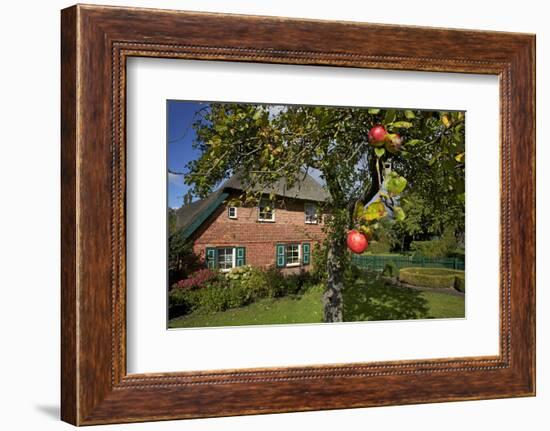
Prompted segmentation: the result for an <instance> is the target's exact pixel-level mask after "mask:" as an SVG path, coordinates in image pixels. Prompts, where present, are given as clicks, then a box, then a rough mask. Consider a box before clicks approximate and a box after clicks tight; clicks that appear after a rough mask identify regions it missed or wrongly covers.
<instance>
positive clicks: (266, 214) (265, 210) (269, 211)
mask: <svg viewBox="0 0 550 431" xmlns="http://www.w3.org/2000/svg"><path fill="white" fill-rule="evenodd" d="M258 221H275V209H274V204H273V202H270V201H267V200H263V199H262V200H261V201H260V204H259V205H258Z"/></svg>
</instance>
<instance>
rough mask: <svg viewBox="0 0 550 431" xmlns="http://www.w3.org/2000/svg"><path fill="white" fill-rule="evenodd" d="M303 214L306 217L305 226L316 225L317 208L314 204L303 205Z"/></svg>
mask: <svg viewBox="0 0 550 431" xmlns="http://www.w3.org/2000/svg"><path fill="white" fill-rule="evenodd" d="M304 213H305V215H306V223H307V224H317V222H318V218H317V206H316V205H314V204H305V205H304Z"/></svg>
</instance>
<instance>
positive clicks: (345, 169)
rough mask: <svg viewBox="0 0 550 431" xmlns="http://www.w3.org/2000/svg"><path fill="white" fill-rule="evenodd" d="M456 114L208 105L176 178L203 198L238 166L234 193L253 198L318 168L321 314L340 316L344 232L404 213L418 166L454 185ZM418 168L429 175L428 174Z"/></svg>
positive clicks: (459, 160)
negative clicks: (322, 196)
mask: <svg viewBox="0 0 550 431" xmlns="http://www.w3.org/2000/svg"><path fill="white" fill-rule="evenodd" d="M463 120H464V118H463V115H462V114H461V113H442V112H424V111H413V110H394V109H386V110H384V109H375V108H372V109H365V108H335V107H318V106H284V107H282V106H277V107H274V106H269V105H250V104H233V103H227V104H216V103H214V104H210V105H209V106H208V107H207V108H206V109H203V110H202V111H201V112H200V114H199V115H198V116H197V118H196V121H195V122H194V129H195V132H196V140H195V142H194V146H195V147H196V148H197V149H198V150H199V153H200V157H199V158H198V159H196V160H193V161H191V162H190V163H189V164H188V166H187V171H188V174H187V175H186V178H185V181H186V182H187V183H188V184H189V185H190V186H191V190H192V193H194V194H195V195H197V196H205V195H207V194H208V193H210V192H211V191H212V190H213V189H214V188H215V187H216V186H218V185H219V184H220V183H221V182H222V181H223V180H224V179H226V178H228V177H230V176H231V175H233V174H238V175H239V178H240V181H241V183H242V185H243V188H244V192H243V194H242V195H241V196H240V197H239V200H240V201H241V202H242V203H243V204H255V203H257V202H258V200H259V199H260V198H261V197H262V190H269V189H270V188H271V187H272V185H273V184H274V183H275V182H276V181H278V180H279V179H281V178H285V179H286V181H287V184H288V185H289V186H292V185H298V184H299V182H300V181H303V179H304V178H305V176H306V175H307V174H308V173H310V172H317V173H318V175H319V176H320V178H321V179H322V180H323V182H324V187H325V188H326V190H327V192H328V195H329V197H328V198H327V200H326V201H325V202H324V203H323V205H322V208H320V211H322V213H323V214H325V215H326V216H325V220H326V224H325V231H326V245H327V248H328V257H327V263H326V265H327V284H326V288H325V293H324V295H323V306H324V320H325V321H326V322H336V321H342V318H343V310H342V308H343V302H342V289H343V286H344V269H345V268H346V265H347V264H348V262H349V253H348V251H347V249H346V239H347V234H348V232H349V231H350V230H357V231H358V232H360V233H362V234H363V235H365V236H366V237H367V238H368V237H370V236H371V235H372V234H373V233H374V231H375V230H376V228H377V225H378V221H379V220H380V219H381V218H384V217H388V216H390V217H392V218H394V219H396V220H402V219H404V217H405V214H404V211H403V209H402V208H401V207H400V206H399V195H400V194H401V193H402V192H403V190H404V189H405V187H407V182H409V184H411V185H414V184H415V181H416V176H417V173H418V169H419V167H422V168H424V167H427V168H428V171H429V170H430V169H432V167H434V168H437V169H440V170H441V172H443V174H442V175H440V177H444V178H445V180H444V181H445V187H448V188H451V187H452V188H456V190H458V189H459V188H460V187H459V183H460V181H461V180H460V178H458V179H457V178H454V177H453V176H454V175H456V172H459V171H460V167H459V168H457V166H460V165H462V172H463V164H464V142H463V141H464V131H463V122H464V121H463ZM461 127H462V130H460V128H461ZM388 164H391V169H388V167H387V166H388ZM422 175H423V176H424V177H425V178H424V179H423V181H428V182H429V172H426V173H423V174H422ZM405 178H407V179H405ZM447 183H448V184H447ZM276 198H277V197H276V196H275V195H272V196H270V199H272V200H275V199H276Z"/></svg>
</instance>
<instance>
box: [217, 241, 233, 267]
mask: <svg viewBox="0 0 550 431" xmlns="http://www.w3.org/2000/svg"><path fill="white" fill-rule="evenodd" d="M220 249H231V268H219V270H220V271H221V272H230V271H231V270H232V269H233V268H235V267H236V265H237V250H236V247H216V250H217V252H216V260H217V261H216V265H217V266H218V267H219V266H220V261H219V252H220Z"/></svg>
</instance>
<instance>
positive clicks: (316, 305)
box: [168, 280, 464, 328]
mask: <svg viewBox="0 0 550 431" xmlns="http://www.w3.org/2000/svg"><path fill="white" fill-rule="evenodd" d="M322 294H323V290H322V287H321V286H318V287H314V288H311V289H310V290H309V291H307V292H306V293H305V294H303V295H301V296H292V297H284V298H277V299H263V300H260V301H257V302H255V303H253V304H250V305H247V306H245V307H240V308H235V309H231V310H227V311H222V312H217V313H211V314H201V313H197V312H195V313H191V314H189V315H186V316H182V317H177V318H174V319H172V320H170V321H169V323H168V327H169V328H197V327H212V326H241V325H270V324H285V323H320V322H322V318H323V307H322ZM343 295H344V321H346V322H353V321H365V320H370V321H373V320H405V319H428V318H452V317H455V318H456V317H464V297H463V296H457V295H450V294H448V293H444V292H441V293H440V292H431V291H420V290H416V289H407V288H399V287H394V286H388V285H385V284H384V283H383V282H382V281H380V280H358V281H357V282H356V283H355V284H352V285H350V286H348V287H346V288H345V289H344V292H343Z"/></svg>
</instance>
